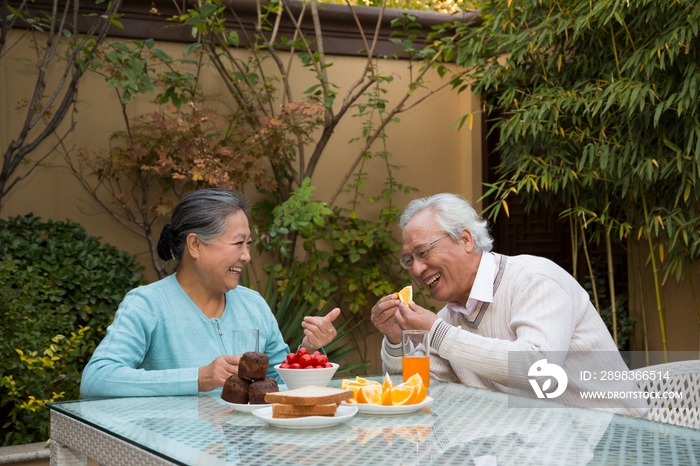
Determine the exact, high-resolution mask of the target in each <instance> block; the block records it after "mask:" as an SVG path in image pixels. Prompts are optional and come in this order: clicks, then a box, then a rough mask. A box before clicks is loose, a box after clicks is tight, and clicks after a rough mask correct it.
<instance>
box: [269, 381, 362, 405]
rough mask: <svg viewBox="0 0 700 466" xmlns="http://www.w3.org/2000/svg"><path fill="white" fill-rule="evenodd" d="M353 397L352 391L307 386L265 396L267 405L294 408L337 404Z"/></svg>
mask: <svg viewBox="0 0 700 466" xmlns="http://www.w3.org/2000/svg"><path fill="white" fill-rule="evenodd" d="M353 396H355V394H354V392H353V391H352V390H343V389H341V388H331V387H320V386H318V385H307V386H306V387H301V388H296V389H294V390H287V391H286V392H273V393H268V394H267V395H265V401H266V402H267V403H281V404H286V405H294V406H314V405H328V404H331V403H335V404H338V403H340V402H341V401H344V400H349V399H350V398H352V397H353Z"/></svg>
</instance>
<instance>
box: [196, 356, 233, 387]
mask: <svg viewBox="0 0 700 466" xmlns="http://www.w3.org/2000/svg"><path fill="white" fill-rule="evenodd" d="M240 359H241V358H240V357H239V356H219V357H218V358H216V359H214V360H213V361H212V362H211V363H210V364H208V365H206V366H202V367H200V368H199V377H198V379H197V389H198V390H199V391H200V392H208V391H210V390H214V389H215V388H219V387H223V386H224V383H226V379H228V378H229V377H231V376H232V375H234V374H238V362H239V361H240Z"/></svg>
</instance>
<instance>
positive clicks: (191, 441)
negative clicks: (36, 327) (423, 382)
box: [50, 381, 700, 466]
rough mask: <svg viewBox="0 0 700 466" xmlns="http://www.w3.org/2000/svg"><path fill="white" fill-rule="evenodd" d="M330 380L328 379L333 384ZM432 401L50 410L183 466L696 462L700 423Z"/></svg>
mask: <svg viewBox="0 0 700 466" xmlns="http://www.w3.org/2000/svg"><path fill="white" fill-rule="evenodd" d="M337 383H339V382H338V381H333V382H332V384H337ZM429 395H430V397H431V398H433V402H432V404H431V405H430V407H429V408H424V409H423V410H419V411H416V412H413V413H408V414H401V415H393V416H384V415H371V414H362V413H358V414H357V415H355V416H353V417H351V418H349V419H348V420H347V421H345V422H343V423H341V424H338V425H335V426H331V427H322V428H318V429H304V430H301V429H282V428H278V427H273V426H270V425H268V424H266V423H265V422H263V421H261V420H260V419H258V418H257V417H256V416H255V415H253V414H250V413H242V412H237V411H234V409H233V408H232V407H231V406H230V405H228V404H227V403H226V402H224V401H223V400H221V399H220V398H219V396H218V392H212V393H209V394H203V395H200V396H181V397H153V398H115V399H104V400H91V401H71V402H62V403H53V404H51V405H50V408H51V409H53V410H56V411H57V412H60V413H63V414H65V415H67V416H70V417H72V418H75V419H78V420H80V421H82V422H85V423H86V424H88V425H91V426H93V427H96V428H98V429H100V430H102V431H104V432H107V433H110V434H111V435H114V436H116V437H118V438H120V439H122V440H125V441H127V442H129V443H131V444H134V445H136V446H138V447H139V448H142V449H145V450H147V451H150V452H153V453H156V454H158V455H159V456H162V457H164V458H167V459H170V460H172V461H174V462H176V463H181V464H207V465H233V464H270V463H273V462H274V464H279V465H316V464H318V465H344V466H345V465H348V464H357V465H374V464H381V465H384V466H388V465H418V464H420V465H430V464H436V465H437V464H439V465H451V464H455V465H457V464H458V465H465V464H467V465H468V464H475V465H483V464H488V465H510V464H512V465H522V464H533V465H550V464H552V465H554V464H565V465H576V464H606V465H607V464H621V465H622V464H640V465H652V464H663V465H668V464H679V465H685V464H698V463H699V462H700V430H695V429H690V428H684V427H678V426H672V425H668V424H661V423H657V422H652V421H649V420H644V419H636V418H630V417H626V416H620V415H614V414H608V413H604V412H600V411H593V410H588V409H580V408H558V409H552V408H550V407H547V406H548V405H547V404H546V402H541V403H540V404H534V405H533V407H529V408H512V407H509V406H508V396H507V395H505V394H502V393H496V392H490V391H486V390H480V389H475V388H470V387H465V386H463V385H461V384H453V383H440V382H433V383H432V385H431V388H430V391H429Z"/></svg>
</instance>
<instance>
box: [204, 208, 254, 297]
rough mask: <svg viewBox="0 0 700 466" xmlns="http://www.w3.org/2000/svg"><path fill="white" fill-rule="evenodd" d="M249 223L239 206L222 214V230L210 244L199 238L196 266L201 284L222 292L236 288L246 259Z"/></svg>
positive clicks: (248, 253) (248, 252) (248, 245)
mask: <svg viewBox="0 0 700 466" xmlns="http://www.w3.org/2000/svg"><path fill="white" fill-rule="evenodd" d="M251 243H252V240H251V236H250V226H249V224H248V217H246V215H245V213H244V212H243V211H242V210H239V211H237V212H235V213H233V214H231V215H229V216H228V217H227V218H226V231H224V233H223V234H222V235H221V236H218V237H217V238H216V239H214V240H213V241H212V242H211V243H210V244H204V243H202V242H200V250H199V258H198V259H197V268H198V269H199V271H200V273H199V275H200V279H201V280H203V282H204V283H202V285H203V286H204V287H206V288H209V289H211V290H212V291H214V290H215V291H217V292H221V293H226V292H227V291H229V290H232V289H234V288H236V287H237V286H238V284H239V281H240V278H241V272H242V271H243V266H244V265H245V264H246V263H247V262H250V246H251Z"/></svg>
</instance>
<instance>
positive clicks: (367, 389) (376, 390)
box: [357, 384, 382, 405]
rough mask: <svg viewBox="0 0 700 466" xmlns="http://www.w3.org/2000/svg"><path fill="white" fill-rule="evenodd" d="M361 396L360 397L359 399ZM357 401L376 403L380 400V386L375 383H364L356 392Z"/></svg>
mask: <svg viewBox="0 0 700 466" xmlns="http://www.w3.org/2000/svg"><path fill="white" fill-rule="evenodd" d="M360 398H362V399H360ZM357 402H358V403H368V404H371V405H378V404H380V403H381V402H382V386H381V385H379V384H377V385H374V384H370V385H365V386H363V387H362V389H361V390H360V391H359V392H358V393H357Z"/></svg>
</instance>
